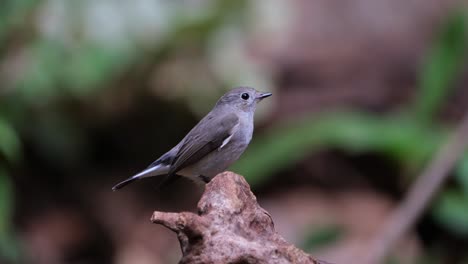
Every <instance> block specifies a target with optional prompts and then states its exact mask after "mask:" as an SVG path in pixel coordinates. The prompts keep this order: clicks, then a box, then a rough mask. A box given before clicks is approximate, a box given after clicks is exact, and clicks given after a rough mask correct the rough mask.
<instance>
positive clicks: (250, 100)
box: [112, 86, 272, 191]
mask: <svg viewBox="0 0 468 264" xmlns="http://www.w3.org/2000/svg"><path fill="white" fill-rule="evenodd" d="M271 95H272V93H264V92H259V91H257V90H255V89H254V88H251V87H247V86H240V87H236V88H233V89H232V90H230V91H228V92H227V93H225V94H224V95H223V96H221V98H220V99H219V100H218V101H217V102H216V104H215V106H214V107H213V109H212V110H211V111H210V112H209V113H208V114H207V115H206V116H205V117H204V118H202V119H201V120H200V122H198V124H196V125H195V127H193V128H192V130H190V132H189V133H188V134H187V135H186V136H185V137H184V138H183V139H182V140H181V141H180V142H179V144H177V145H176V146H175V147H173V148H172V149H171V150H169V151H168V152H166V153H165V154H164V155H162V156H161V157H160V158H158V159H157V160H155V161H154V162H153V163H151V164H150V165H149V166H148V167H147V168H146V169H144V170H143V171H141V172H139V173H137V174H135V175H133V176H131V177H130V178H128V179H126V180H124V181H122V182H119V183H118V184H116V185H115V186H114V187H112V190H114V191H116V190H118V189H121V188H123V187H125V186H126V185H128V184H130V183H132V182H134V181H137V180H140V179H143V178H147V177H153V176H162V175H164V176H165V179H166V180H168V179H169V180H170V179H171V178H176V177H178V176H183V177H187V178H189V179H191V180H193V181H195V182H200V183H208V182H209V181H210V180H211V179H212V178H213V177H214V176H216V175H217V174H219V173H220V172H223V171H225V170H226V169H227V168H228V167H229V166H230V165H232V164H233V163H234V162H235V161H237V160H238V159H239V157H240V156H241V155H242V153H243V152H244V151H245V149H246V148H247V146H248V145H249V143H250V141H251V139H252V134H253V130H254V113H255V110H256V108H257V103H258V102H260V101H261V100H263V99H264V98H267V97H269V96H271Z"/></svg>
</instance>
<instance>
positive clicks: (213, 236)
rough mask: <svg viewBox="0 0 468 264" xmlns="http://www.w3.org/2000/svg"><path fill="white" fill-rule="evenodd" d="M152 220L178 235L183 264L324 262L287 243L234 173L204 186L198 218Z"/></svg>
mask: <svg viewBox="0 0 468 264" xmlns="http://www.w3.org/2000/svg"><path fill="white" fill-rule="evenodd" d="M151 221H152V222H153V223H156V224H161V225H163V226H165V227H167V228H169V229H171V230H172V231H174V232H175V233H177V237H178V239H179V242H180V246H181V249H182V259H181V260H180V263H204V264H207V263H245V264H250V263H314V264H325V262H323V261H318V260H315V259H314V258H313V257H312V256H310V255H308V254H306V253H305V252H304V251H302V250H300V249H298V248H296V247H295V246H294V245H291V244H289V243H288V242H286V241H285V240H284V239H283V238H282V237H281V236H280V235H279V234H278V233H276V231H275V228H274V223H273V220H272V218H271V216H270V214H269V213H268V212H267V211H265V210H264V209H263V208H261V207H260V206H259V205H258V203H257V199H256V197H255V196H254V195H253V193H252V192H251V191H250V186H249V185H248V183H247V182H246V181H245V179H244V178H243V177H242V176H240V175H237V174H235V173H232V172H224V173H221V174H219V175H217V176H216V177H215V178H214V179H213V180H212V181H211V182H210V183H208V184H207V185H206V188H205V192H204V194H203V196H202V198H201V199H200V201H199V202H198V214H194V213H190V212H182V213H166V212H154V213H153V216H152V217H151Z"/></svg>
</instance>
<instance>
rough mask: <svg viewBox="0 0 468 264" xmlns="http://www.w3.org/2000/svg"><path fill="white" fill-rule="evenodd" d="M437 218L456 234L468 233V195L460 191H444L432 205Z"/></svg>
mask: <svg viewBox="0 0 468 264" xmlns="http://www.w3.org/2000/svg"><path fill="white" fill-rule="evenodd" d="M432 213H433V215H434V217H435V219H436V220H437V221H438V222H440V223H441V224H442V225H444V226H445V227H446V228H447V229H449V230H452V231H453V232H455V233H456V234H461V235H464V236H466V235H468V196H466V195H464V194H463V193H462V192H460V191H455V190H448V191H445V192H443V193H442V194H441V195H440V196H439V198H438V199H437V200H436V201H435V203H434V206H433V207H432Z"/></svg>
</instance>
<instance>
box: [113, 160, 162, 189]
mask: <svg viewBox="0 0 468 264" xmlns="http://www.w3.org/2000/svg"><path fill="white" fill-rule="evenodd" d="M168 171H169V168H168V166H166V165H163V164H158V165H155V166H153V167H149V168H147V169H146V170H144V171H142V172H140V173H138V174H136V175H134V176H132V177H130V178H128V179H126V180H124V181H122V182H119V183H117V184H116V185H115V186H114V187H112V190H113V191H117V190H118V189H121V188H123V187H125V186H126V185H128V184H130V183H132V182H134V181H136V180H139V179H142V178H146V177H151V176H157V175H162V174H167V172H168Z"/></svg>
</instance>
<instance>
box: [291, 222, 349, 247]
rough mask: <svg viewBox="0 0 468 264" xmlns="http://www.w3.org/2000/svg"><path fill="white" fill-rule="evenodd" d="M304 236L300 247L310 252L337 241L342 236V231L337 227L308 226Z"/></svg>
mask: <svg viewBox="0 0 468 264" xmlns="http://www.w3.org/2000/svg"><path fill="white" fill-rule="evenodd" d="M305 234H306V235H305V238H304V241H303V242H302V244H301V246H300V247H301V248H302V249H303V250H305V251H308V252H310V251H313V250H317V249H319V248H321V247H326V246H328V245H330V244H333V243H334V242H336V241H338V240H339V239H340V237H341V236H342V235H343V230H342V228H341V227H340V226H337V225H325V226H310V229H309V231H307V232H305Z"/></svg>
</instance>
